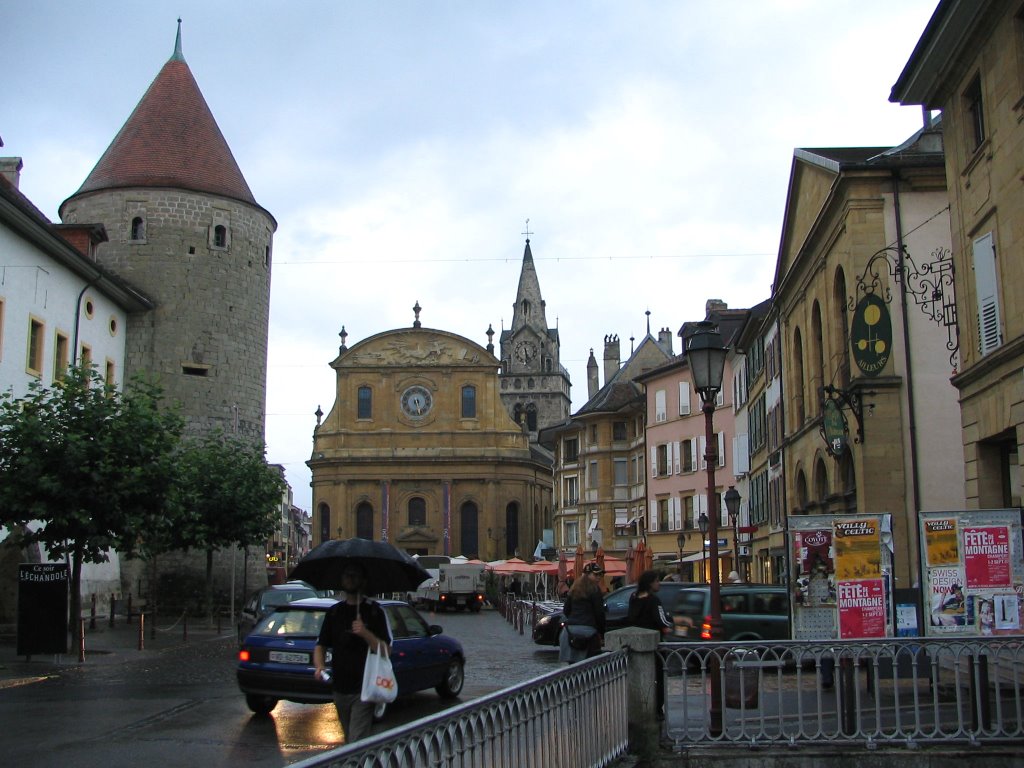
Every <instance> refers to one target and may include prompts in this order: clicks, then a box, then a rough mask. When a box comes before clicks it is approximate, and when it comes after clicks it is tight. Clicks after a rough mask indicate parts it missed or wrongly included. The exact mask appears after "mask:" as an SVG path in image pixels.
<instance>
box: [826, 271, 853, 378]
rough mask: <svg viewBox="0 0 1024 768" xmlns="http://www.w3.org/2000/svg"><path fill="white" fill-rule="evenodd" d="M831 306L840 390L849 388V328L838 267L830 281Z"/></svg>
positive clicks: (843, 290) (843, 275)
mask: <svg viewBox="0 0 1024 768" xmlns="http://www.w3.org/2000/svg"><path fill="white" fill-rule="evenodd" d="M832 305H833V306H834V307H835V310H834V311H833V313H832V314H833V317H832V322H831V323H830V325H831V327H832V332H833V333H834V334H835V338H834V339H833V342H834V343H835V349H836V350H837V355H836V356H837V357H838V359H839V386H840V387H841V388H842V389H849V387H850V326H849V325H848V323H849V318H848V317H847V309H846V275H845V274H843V269H842V267H840V268H839V269H837V270H836V276H835V280H833V281H832Z"/></svg>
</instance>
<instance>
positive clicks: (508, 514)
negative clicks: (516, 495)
mask: <svg viewBox="0 0 1024 768" xmlns="http://www.w3.org/2000/svg"><path fill="white" fill-rule="evenodd" d="M517 549H519V505H518V504H516V503H515V502H514V501H510V502H509V503H508V506H506V507H505V556H506V557H512V556H513V555H514V554H515V553H516V550H517Z"/></svg>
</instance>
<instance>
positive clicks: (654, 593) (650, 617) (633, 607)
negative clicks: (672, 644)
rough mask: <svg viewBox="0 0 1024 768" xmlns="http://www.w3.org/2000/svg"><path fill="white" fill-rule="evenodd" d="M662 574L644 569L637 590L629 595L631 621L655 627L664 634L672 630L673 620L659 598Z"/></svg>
mask: <svg viewBox="0 0 1024 768" xmlns="http://www.w3.org/2000/svg"><path fill="white" fill-rule="evenodd" d="M659 589H661V576H660V575H659V573H658V572H657V571H644V572H643V573H641V574H640V578H639V579H637V582H636V592H634V593H633V594H632V595H630V597H629V623H630V624H631V625H632V626H634V627H643V628H644V629H653V630H656V631H658V632H660V633H661V634H662V635H667V634H668V633H669V632H670V631H671V630H672V622H671V621H670V620H669V618H668V616H667V615H666V614H665V609H664V607H662V605H661V600H660V599H659V598H658V590H659Z"/></svg>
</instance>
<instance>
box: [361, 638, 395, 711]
mask: <svg viewBox="0 0 1024 768" xmlns="http://www.w3.org/2000/svg"><path fill="white" fill-rule="evenodd" d="M397 696H398V681H397V680H395V672H394V670H393V669H392V668H391V658H390V657H389V656H388V647H387V646H386V645H381V646H380V652H379V653H375V652H374V651H372V650H371V651H370V652H369V653H367V654H366V667H365V668H364V669H363V692H362V695H361V696H360V698H361V699H362V700H363V701H365V702H367V703H371V704H390V703H391V702H392V701H394V700H395V697H397Z"/></svg>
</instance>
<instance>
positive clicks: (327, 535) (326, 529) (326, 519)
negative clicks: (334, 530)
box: [316, 501, 331, 542]
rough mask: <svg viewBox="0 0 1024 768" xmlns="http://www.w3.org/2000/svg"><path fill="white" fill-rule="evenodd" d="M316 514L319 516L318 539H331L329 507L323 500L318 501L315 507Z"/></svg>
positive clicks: (323, 540)
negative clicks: (318, 503)
mask: <svg viewBox="0 0 1024 768" xmlns="http://www.w3.org/2000/svg"><path fill="white" fill-rule="evenodd" d="M316 509H317V515H318V516H319V517H320V541H321V542H325V541H330V540H331V508H330V507H329V506H327V504H325V503H324V502H322V501H321V502H320V505H319V506H318V507H317V508H316Z"/></svg>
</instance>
